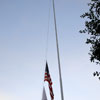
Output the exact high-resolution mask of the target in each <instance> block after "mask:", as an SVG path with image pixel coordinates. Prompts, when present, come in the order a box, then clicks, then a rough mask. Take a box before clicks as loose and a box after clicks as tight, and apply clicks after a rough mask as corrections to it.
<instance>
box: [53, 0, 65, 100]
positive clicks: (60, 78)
mask: <svg viewBox="0 0 100 100" xmlns="http://www.w3.org/2000/svg"><path fill="white" fill-rule="evenodd" d="M52 3H53V13H54V24H55V35H56V45H57V55H58V69H59V81H60V90H61V100H64V95H63V86H62V77H61V66H60V56H59V46H58V35H57V25H56V14H55V4H54V0H52Z"/></svg>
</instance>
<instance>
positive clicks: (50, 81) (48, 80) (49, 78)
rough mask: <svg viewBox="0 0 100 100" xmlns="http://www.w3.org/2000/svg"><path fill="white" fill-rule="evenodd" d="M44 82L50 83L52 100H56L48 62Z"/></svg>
mask: <svg viewBox="0 0 100 100" xmlns="http://www.w3.org/2000/svg"><path fill="white" fill-rule="evenodd" d="M44 81H47V82H48V86H49V91H50V96H51V100H54V94H53V89H52V80H51V77H50V74H49V69H48V64H47V62H46V68H45V77H44Z"/></svg>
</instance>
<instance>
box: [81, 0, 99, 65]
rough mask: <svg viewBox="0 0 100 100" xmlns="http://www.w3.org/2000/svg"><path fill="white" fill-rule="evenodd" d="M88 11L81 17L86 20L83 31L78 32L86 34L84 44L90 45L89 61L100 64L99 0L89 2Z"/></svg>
mask: <svg viewBox="0 0 100 100" xmlns="http://www.w3.org/2000/svg"><path fill="white" fill-rule="evenodd" d="M88 6H89V11H88V12H85V13H84V14H83V15H81V18H86V19H87V21H85V29H84V30H80V33H87V34H88V35H89V38H87V40H86V43H87V44H91V47H90V52H89V55H90V61H91V62H96V63H97V64H100V0H91V2H90V3H88Z"/></svg>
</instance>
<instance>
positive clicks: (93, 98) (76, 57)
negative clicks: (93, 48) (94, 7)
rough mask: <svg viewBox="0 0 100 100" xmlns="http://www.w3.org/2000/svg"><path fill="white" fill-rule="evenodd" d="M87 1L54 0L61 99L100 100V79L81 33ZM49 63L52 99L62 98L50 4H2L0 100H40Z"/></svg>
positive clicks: (32, 0) (24, 0)
mask: <svg viewBox="0 0 100 100" xmlns="http://www.w3.org/2000/svg"><path fill="white" fill-rule="evenodd" d="M88 2H89V0H55V8H56V18H57V28H58V39H59V48H60V58H61V69H62V79H63V90H64V100H100V81H99V80H98V78H97V77H93V72H95V71H96V70H98V71H100V66H99V65H96V64H95V63H91V62H90V60H89V59H90V58H89V55H88V53H89V48H90V47H89V46H90V45H87V44H85V41H86V38H87V35H86V34H80V33H79V30H80V29H83V28H84V21H85V20H84V19H81V18H80V15H81V14H83V13H84V12H85V11H87V10H88V6H87V3H88ZM49 7H50V8H51V9H50V23H49V26H50V27H49V36H48V56H47V61H48V65H49V70H50V74H51V78H52V81H53V90H54V98H55V100H61V99H60V88H59V74H58V63H57V52H56V43H55V31H54V20H53V12H52V1H51V0H0V100H41V99H42V91H43V86H44V87H45V90H46V94H47V97H48V100H50V96H49V89H48V84H47V82H46V83H44V72H45V63H46V62H45V61H46V57H45V55H46V42H47V41H46V38H47V30H48V15H49Z"/></svg>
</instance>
